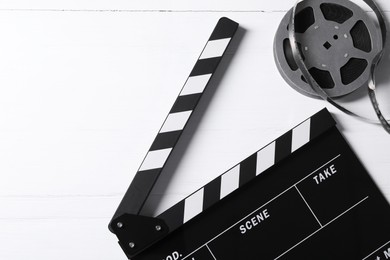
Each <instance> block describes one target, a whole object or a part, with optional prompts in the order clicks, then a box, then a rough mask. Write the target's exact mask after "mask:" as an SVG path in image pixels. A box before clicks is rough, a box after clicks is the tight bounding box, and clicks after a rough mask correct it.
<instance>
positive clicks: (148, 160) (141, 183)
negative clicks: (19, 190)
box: [109, 18, 238, 258]
mask: <svg viewBox="0 0 390 260" xmlns="http://www.w3.org/2000/svg"><path fill="white" fill-rule="evenodd" d="M237 29H238V24H237V23H236V22H234V21H232V20H230V19H228V18H221V19H220V20H219V21H218V23H217V25H216V27H215V29H214V31H213V33H212V35H211V36H210V38H209V40H208V42H207V44H206V46H205V48H204V49H203V51H202V54H201V55H200V57H199V59H198V61H197V62H196V64H195V66H194V68H193V70H192V71H191V73H190V76H189V78H188V79H187V81H186V84H185V85H184V87H183V89H182V91H181V92H180V95H179V97H178V98H177V100H176V101H175V103H174V105H173V107H172V109H171V111H170V113H169V115H168V116H167V118H166V120H165V121H164V124H163V126H162V127H161V129H160V131H159V133H158V135H157V136H156V139H155V140H154V142H153V144H152V146H151V148H150V149H149V152H148V153H147V155H146V156H145V158H144V160H143V162H142V164H141V166H140V168H139V170H138V172H137V173H136V175H135V177H134V179H133V181H132V183H131V184H130V187H129V189H128V190H127V192H126V194H125V196H124V197H123V199H122V201H121V203H120V205H119V207H118V209H117V210H116V212H115V214H114V217H113V218H112V220H111V222H110V225H109V228H110V230H111V231H112V232H113V233H115V234H116V235H117V237H118V239H119V244H120V245H121V247H122V249H123V250H124V251H125V253H126V255H127V256H128V257H129V258H130V257H133V256H135V255H136V254H138V253H140V252H141V251H143V250H145V249H146V248H147V247H149V246H151V245H152V244H153V243H155V242H157V241H158V240H160V239H162V238H164V237H165V236H166V235H167V234H168V233H170V232H172V231H173V229H175V228H176V226H177V225H178V224H179V223H174V222H172V223H171V222H170V220H171V219H172V218H171V217H169V216H167V218H166V219H164V218H163V217H162V218H161V217H160V218H153V217H147V216H141V215H140V212H141V209H142V207H143V205H144V204H145V202H146V200H147V198H148V196H149V194H150V192H151V190H152V188H153V186H154V184H155V183H156V181H157V179H158V178H159V176H160V174H161V171H162V170H163V168H164V166H165V164H166V161H167V160H168V159H169V157H170V155H171V153H172V151H173V149H174V148H175V146H176V143H177V141H178V140H179V139H180V136H181V134H182V132H183V130H184V129H185V126H186V125H187V123H188V120H189V119H190V117H191V115H192V114H193V112H194V110H195V109H196V106H197V104H198V103H199V100H200V98H201V96H202V94H203V93H204V91H205V90H206V88H207V86H208V85H209V82H210V79H211V78H212V76H213V74H214V73H215V71H216V69H217V67H218V65H219V63H220V61H221V59H222V57H223V56H224V54H225V52H226V49H227V48H228V46H229V44H230V42H231V39H232V37H233V36H234V35H235V33H236V31H237ZM216 41H219V42H216ZM217 43H218V44H217ZM221 46H222V47H221ZM202 84H203V85H202ZM186 87H187V88H188V89H187V88H186ZM212 200H214V199H212ZM182 206H183V205H180V203H179V205H178V206H177V208H178V211H180V209H181V208H182Z"/></svg>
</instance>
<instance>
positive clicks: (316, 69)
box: [274, 0, 383, 97]
mask: <svg viewBox="0 0 390 260" xmlns="http://www.w3.org/2000/svg"><path fill="white" fill-rule="evenodd" d="M291 12H292V10H290V11H289V12H288V13H287V14H286V15H285V16H284V18H283V20H282V21H281V23H280V25H279V28H278V31H277V33H276V36H275V40H274V57H275V61H276V65H277V67H278V69H279V72H280V74H281V75H282V76H283V78H284V79H285V80H286V82H287V83H288V84H289V85H290V86H291V87H292V88H294V89H295V90H297V91H298V92H300V93H301V94H304V95H306V96H309V97H318V94H317V93H316V91H315V90H314V89H313V88H312V87H311V86H310V85H309V84H307V83H306V79H305V78H304V77H303V75H302V73H301V71H300V70H299V68H298V66H297V64H296V62H295V60H294V57H293V54H292V50H291V45H290V40H289V35H288V33H289V30H288V29H289V28H288V26H289V22H290V17H291ZM295 29H296V39H297V42H298V47H299V49H300V52H301V54H302V58H303V59H304V62H305V64H306V66H307V67H308V69H309V72H310V74H311V75H312V77H313V78H314V79H315V80H316V81H317V83H318V84H319V86H320V87H321V88H322V89H323V90H324V91H325V92H326V93H327V94H328V96H329V97H340V96H344V95H347V94H349V93H351V92H353V91H355V90H357V89H358V88H360V87H362V86H367V82H368V80H369V75H370V69H371V65H372V61H373V59H374V57H375V56H376V55H377V54H378V52H380V51H381V49H382V47H383V46H382V38H381V37H382V34H381V31H380V28H378V27H377V26H376V24H375V21H374V20H373V18H371V17H370V16H369V14H368V13H366V12H365V11H364V10H363V9H362V8H361V7H359V6H358V5H356V4H355V3H353V2H351V1H348V0H343V1H340V0H307V1H303V2H301V3H300V4H299V5H298V6H297V12H296V16H295Z"/></svg>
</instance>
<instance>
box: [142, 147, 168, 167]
mask: <svg viewBox="0 0 390 260" xmlns="http://www.w3.org/2000/svg"><path fill="white" fill-rule="evenodd" d="M171 151H172V148H169V149H163V150H157V151H150V152H148V154H147V155H146V157H145V160H144V161H143V163H142V165H141V167H140V169H139V170H140V171H147V170H152V169H159V168H162V167H163V166H164V164H165V161H166V160H167V159H168V156H169V154H170V153H171Z"/></svg>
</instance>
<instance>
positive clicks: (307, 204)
mask: <svg viewBox="0 0 390 260" xmlns="http://www.w3.org/2000/svg"><path fill="white" fill-rule="evenodd" d="M294 187H295V189H296V190H297V191H298V193H299V195H300V196H301V198H302V199H303V201H304V202H305V204H306V206H307V207H308V208H309V209H310V212H311V214H313V216H314V217H315V219H316V220H317V222H318V224H320V227H323V225H322V224H321V222H320V221H319V220H318V218H317V216H316V214H314V212H313V210H312V209H311V207H310V206H309V203H307V201H306V199H305V197H303V195H302V193H301V192H300V191H299V189H298V187H297V185H295V186H294Z"/></svg>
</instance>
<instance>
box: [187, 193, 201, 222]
mask: <svg viewBox="0 0 390 260" xmlns="http://www.w3.org/2000/svg"><path fill="white" fill-rule="evenodd" d="M203 197H204V189H203V188H202V189H200V190H198V191H197V192H195V193H194V194H192V195H191V196H190V197H188V198H187V199H186V200H185V202H184V223H186V222H187V221H189V220H190V219H192V218H193V217H195V216H196V215H198V214H200V213H201V212H202V210H203Z"/></svg>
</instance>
